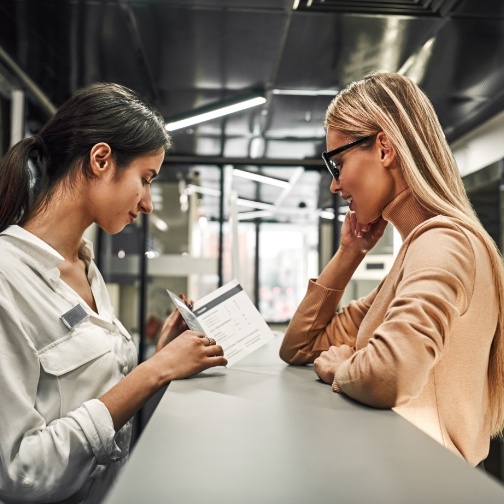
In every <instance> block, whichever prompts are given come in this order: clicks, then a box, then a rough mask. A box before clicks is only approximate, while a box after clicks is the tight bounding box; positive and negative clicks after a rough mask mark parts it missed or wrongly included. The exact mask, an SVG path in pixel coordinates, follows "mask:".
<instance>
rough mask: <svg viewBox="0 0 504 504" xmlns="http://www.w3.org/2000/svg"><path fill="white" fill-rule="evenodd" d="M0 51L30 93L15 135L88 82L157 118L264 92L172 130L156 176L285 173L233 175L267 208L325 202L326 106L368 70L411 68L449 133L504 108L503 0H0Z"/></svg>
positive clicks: (212, 207)
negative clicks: (122, 91) (266, 179)
mask: <svg viewBox="0 0 504 504" xmlns="http://www.w3.org/2000/svg"><path fill="white" fill-rule="evenodd" d="M0 50H1V51H0V74H1V76H2V79H1V81H0V84H1V85H0V88H1V89H0V90H3V92H4V94H6V93H7V94H8V91H6V89H7V90H8V88H9V86H10V87H20V88H21V89H24V90H25V91H26V92H27V98H28V106H27V110H26V117H27V124H28V131H27V133H30V132H36V131H37V130H38V129H39V128H40V127H41V125H42V124H43V123H44V122H45V121H46V120H47V119H48V117H49V116H50V114H51V113H52V110H53V108H54V107H58V106H59V105H60V104H61V103H62V102H63V101H64V100H66V99H67V98H68V97H69V96H70V95H71V93H72V92H73V91H74V90H75V89H77V88H78V87H80V86H82V85H85V84H88V83H90V82H93V81H115V82H119V83H122V84H125V85H127V86H129V87H131V88H133V89H135V90H137V91H138V92H139V93H140V94H141V95H142V96H143V98H144V99H145V100H146V101H148V102H149V103H152V104H153V105H155V106H156V107H157V108H158V109H159V110H160V112H161V113H162V114H163V116H164V117H165V118H166V119H167V120H169V119H170V118H172V117H176V116H178V115H180V114H184V113H187V112H189V111H191V110H193V109H195V108H198V107H201V106H205V105H209V104H211V103H213V102H218V101H221V100H228V99H232V98H236V97H240V96H241V95H245V94H247V93H249V92H251V91H258V92H261V93H264V94H265V96H266V98H267V101H266V103H265V104H264V105H262V106H260V107H256V108H254V109H249V110H247V111H243V112H239V113H236V114H234V115H231V116H228V117H226V118H224V119H222V118H221V119H215V120H212V121H209V122H206V123H202V124H200V125H197V126H193V127H190V128H186V129H183V130H178V131H174V132H173V133H172V135H173V144H174V147H173V150H172V152H171V155H170V156H168V158H167V169H164V170H163V177H164V178H165V180H168V179H170V178H173V179H176V178H177V177H178V178H182V179H185V182H186V183H193V184H196V185H201V186H203V187H210V188H213V189H219V188H222V186H220V168H219V169H217V168H215V167H220V166H224V165H233V166H236V167H241V168H243V169H245V170H248V171H261V172H263V173H266V174H270V175H273V176H275V177H278V178H281V179H284V180H289V179H291V181H292V184H291V185H290V186H289V188H288V189H286V190H283V189H279V188H277V187H273V186H266V185H265V184H257V183H254V182H250V181H248V180H243V179H238V178H237V177H232V187H233V189H234V190H235V191H236V193H237V196H238V197H239V198H245V199H251V200H254V199H255V200H257V199H260V200H261V201H263V202H266V203H271V204H273V205H275V212H276V213H275V214H274V216H273V217H274V218H277V219H279V220H282V219H283V220H292V219H293V218H296V217H295V216H298V215H300V214H303V212H304V214H307V213H308V214H310V215H316V210H317V208H321V207H327V206H332V200H331V198H330V195H329V191H328V186H329V177H328V175H327V174H325V170H324V168H323V165H322V164H321V160H320V152H321V151H322V150H324V148H325V139H324V129H323V126H322V123H323V118H324V113H325V110H326V108H327V105H328V104H329V102H330V100H331V98H332V96H334V95H335V94H336V93H337V92H338V90H339V89H341V88H343V87H344V86H346V85H347V84H349V83H350V82H351V81H353V80H356V79H360V78H362V77H363V76H364V75H365V74H367V73H368V72H370V71H373V70H388V71H398V72H401V73H404V74H405V75H408V76H410V77H412V78H413V79H415V80H416V81H417V82H418V83H419V84H420V86H421V87H422V88H423V89H424V90H425V91H426V93H427V95H428V96H429V97H430V99H431V100H432V102H433V105H434V107H435V109H436V111H437V113H438V115H439V118H440V121H441V124H442V126H443V128H444V131H445V135H446V137H447V139H448V141H449V142H453V141H455V140H457V139H459V138H460V137H461V136H463V135H464V134H466V133H467V132H469V131H471V130H472V129H473V128H475V127H476V126H478V125H479V124H481V123H482V122H484V121H486V120H487V119H489V118H490V117H492V116H494V115H495V114H497V113H499V112H501V111H502V110H503V109H504V1H502V0H381V1H380V0H366V1H364V0H362V1H361V0H353V1H352V0H248V1H247V0H113V1H112V0H109V1H107V0H103V1H100V0H1V2H0ZM300 167H301V168H300ZM320 170H322V171H320ZM195 172H197V175H195ZM319 173H323V177H322V178H321V177H320V175H319ZM203 199H204V201H205V204H206V205H207V212H208V214H209V215H210V216H213V215H216V214H218V198H215V197H212V196H209V195H207V196H205V195H203ZM240 210H242V211H248V210H250V208H244V207H243V208H240ZM293 216H294V217H293Z"/></svg>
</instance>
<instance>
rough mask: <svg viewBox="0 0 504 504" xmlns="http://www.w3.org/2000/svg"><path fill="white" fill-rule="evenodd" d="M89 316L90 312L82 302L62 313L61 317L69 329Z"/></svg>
mask: <svg viewBox="0 0 504 504" xmlns="http://www.w3.org/2000/svg"><path fill="white" fill-rule="evenodd" d="M88 318H89V314H88V313H87V311H86V310H84V308H82V306H81V305H80V304H78V305H75V306H74V307H73V308H72V309H71V310H68V311H67V312H66V313H64V314H63V315H61V317H60V319H61V320H62V322H63V324H65V325H66V326H67V327H68V329H70V330H72V329H73V328H74V327H75V326H76V325H77V324H80V323H81V322H82V321H83V320H86V319H88Z"/></svg>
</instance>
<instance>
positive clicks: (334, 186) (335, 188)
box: [329, 177, 341, 194]
mask: <svg viewBox="0 0 504 504" xmlns="http://www.w3.org/2000/svg"><path fill="white" fill-rule="evenodd" d="M329 190H330V191H331V192H332V193H333V194H336V193H338V192H340V191H341V186H340V185H339V182H338V181H337V180H336V179H335V178H334V177H333V178H332V180H331V186H330V187H329Z"/></svg>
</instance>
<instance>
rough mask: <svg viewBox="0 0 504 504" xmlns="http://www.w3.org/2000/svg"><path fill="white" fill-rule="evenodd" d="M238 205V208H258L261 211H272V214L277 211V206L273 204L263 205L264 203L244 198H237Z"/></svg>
mask: <svg viewBox="0 0 504 504" xmlns="http://www.w3.org/2000/svg"><path fill="white" fill-rule="evenodd" d="M236 204H237V205H238V206H242V207H246V208H258V209H259V210H270V211H272V212H274V211H275V205H272V204H271V203H263V202H262V201H252V200H246V199H242V198H236Z"/></svg>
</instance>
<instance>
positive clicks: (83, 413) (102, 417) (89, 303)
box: [0, 84, 226, 503]
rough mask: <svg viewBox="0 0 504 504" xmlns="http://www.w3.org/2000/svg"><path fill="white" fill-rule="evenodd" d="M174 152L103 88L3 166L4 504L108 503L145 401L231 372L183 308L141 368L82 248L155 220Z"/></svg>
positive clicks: (0, 455) (141, 109) (85, 95)
mask: <svg viewBox="0 0 504 504" xmlns="http://www.w3.org/2000/svg"><path fill="white" fill-rule="evenodd" d="M169 146H170V139H169V137H168V135H167V133H166V130H165V128H164V124H163V120H162V118H161V117H160V116H159V115H158V113H157V112H155V111H154V110H152V109H151V108H150V107H148V106H147V105H146V104H144V103H143V102H142V101H141V100H140V99H139V97H138V96H137V95H136V94H135V93H133V92H132V91H131V90H129V89H127V88H124V87H122V86H119V85H115V84H94V85H91V86H88V87H87V88H84V89H82V90H80V91H78V92H77V93H76V94H75V95H74V96H73V97H72V98H71V99H70V100H68V101H67V102H66V103H65V104H64V105H63V106H62V107H61V108H60V109H59V110H58V112H57V113H56V115H55V116H54V117H53V118H52V119H51V120H50V121H49V122H48V123H47V124H46V125H45V126H44V128H42V130H41V131H40V132H39V134H38V135H36V136H35V137H31V138H27V139H25V140H22V141H21V142H19V143H18V144H16V145H15V146H14V147H12V148H11V149H10V150H9V152H8V153H7V154H6V156H5V157H4V158H3V159H2V161H1V164H0V194H1V195H2V198H1V200H0V383H1V384H2V386H1V387H0V403H1V404H2V406H1V408H0V500H1V501H2V502H5V503H9V502H30V503H35V502H64V503H81V502H89V503H98V502H100V501H101V500H102V499H103V497H104V495H105V494H106V492H107V490H108V488H109V487H110V485H111V484H112V482H113V481H114V478H115V477H116V475H117V473H118V471H119V470H120V468H121V467H122V466H123V464H124V462H125V460H126V458H127V455H128V449H129V444H130V437H131V436H130V435H131V423H132V422H131V419H132V417H133V415H134V414H135V412H137V411H138V410H139V409H140V408H141V407H142V405H143V404H144V403H145V401H146V400H147V399H148V398H149V397H151V396H152V395H153V394H154V393H155V392H156V391H158V390H159V389H161V388H162V387H163V386H165V385H166V384H168V383H169V382H170V381H171V380H174V379H178V378H184V377H187V376H190V375H192V374H194V373H197V372H199V371H202V370H204V369H206V368H209V367H212V366H216V365H225V364H226V359H225V358H224V357H223V354H222V348H221V347H220V346H218V345H215V341H213V340H209V339H207V338H203V337H202V336H203V335H202V334H200V333H196V332H193V331H189V330H185V331H184V329H187V328H186V327H185V326H184V325H183V321H182V319H181V317H180V314H179V313H178V312H174V314H172V315H170V317H168V319H167V321H166V323H165V325H164V327H163V331H162V335H161V337H160V340H159V343H158V348H157V351H156V353H155V354H154V355H153V356H152V357H151V358H150V359H148V360H147V361H145V362H144V363H142V364H140V365H138V366H137V365H136V364H137V357H136V351H135V346H134V345H133V344H132V341H131V338H130V335H129V334H128V332H127V331H126V330H125V328H124V327H123V326H122V325H121V323H120V322H119V321H118V320H117V318H116V317H115V315H114V312H113V308H112V305H111V302H110V299H109V296H108V294H107V290H106V287H105V283H104V281H103V278H102V277H101V275H100V273H99V271H98V270H97V268H96V266H95V264H94V263H93V252H92V248H91V244H90V243H89V242H88V241H86V240H85V239H83V234H84V232H85V230H86V229H87V228H88V227H89V226H90V225H91V224H93V223H95V224H97V225H98V226H100V227H101V228H102V229H103V230H104V231H106V232H108V233H117V232H119V231H121V230H122V229H123V228H124V226H126V225H127V224H130V223H132V222H134V220H135V219H136V218H137V216H138V215H139V214H140V213H150V212H151V211H152V201H151V195H150V184H151V183H152V181H153V179H154V178H155V177H156V176H157V175H158V173H159V170H160V168H161V165H162V162H163V159H164V156H165V152H166V151H167V150H168V148H169ZM181 333H182V334H181Z"/></svg>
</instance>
